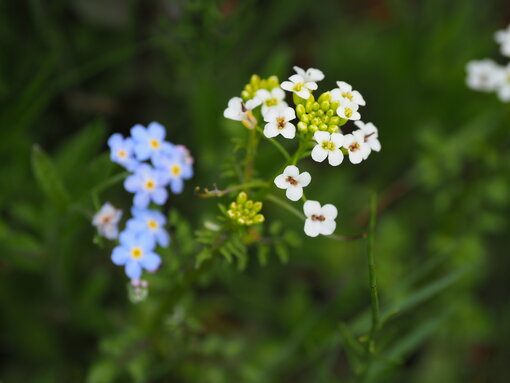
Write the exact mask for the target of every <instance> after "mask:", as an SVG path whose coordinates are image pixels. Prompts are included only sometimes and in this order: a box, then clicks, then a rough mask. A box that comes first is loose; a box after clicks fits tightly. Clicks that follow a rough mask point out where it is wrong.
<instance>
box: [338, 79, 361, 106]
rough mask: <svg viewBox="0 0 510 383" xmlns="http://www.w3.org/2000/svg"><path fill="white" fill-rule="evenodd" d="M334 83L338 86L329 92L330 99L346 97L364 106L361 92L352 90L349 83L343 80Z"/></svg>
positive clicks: (339, 99)
mask: <svg viewBox="0 0 510 383" xmlns="http://www.w3.org/2000/svg"><path fill="white" fill-rule="evenodd" d="M336 85H337V86H338V88H335V89H333V90H332V91H331V92H330V94H331V99H332V100H333V101H341V100H342V99H347V100H349V101H350V102H353V103H355V104H357V105H361V106H365V104H366V103H365V100H364V99H363V96H362V95H361V93H360V92H358V91H357V90H353V89H352V86H351V85H350V84H347V83H346V82H345V81H337V82H336Z"/></svg>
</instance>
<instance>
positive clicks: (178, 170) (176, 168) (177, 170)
mask: <svg viewBox="0 0 510 383" xmlns="http://www.w3.org/2000/svg"><path fill="white" fill-rule="evenodd" d="M170 171H171V172H172V174H173V175H174V176H178V175H179V174H181V167H180V166H179V165H173V166H172V169H170Z"/></svg>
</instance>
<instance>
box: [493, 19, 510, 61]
mask: <svg viewBox="0 0 510 383" xmlns="http://www.w3.org/2000/svg"><path fill="white" fill-rule="evenodd" d="M494 39H495V40H496V42H498V43H499V44H500V49H501V54H502V55H503V56H507V57H510V25H509V26H508V27H507V28H506V29H503V30H501V31H497V32H496V33H495V34H494Z"/></svg>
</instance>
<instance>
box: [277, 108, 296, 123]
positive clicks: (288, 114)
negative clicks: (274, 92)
mask: <svg viewBox="0 0 510 383" xmlns="http://www.w3.org/2000/svg"><path fill="white" fill-rule="evenodd" d="M280 114H281V116H282V117H283V118H284V119H285V121H292V120H293V119H295V118H296V111H295V110H294V108H291V107H286V108H283V110H282V111H281V112H280Z"/></svg>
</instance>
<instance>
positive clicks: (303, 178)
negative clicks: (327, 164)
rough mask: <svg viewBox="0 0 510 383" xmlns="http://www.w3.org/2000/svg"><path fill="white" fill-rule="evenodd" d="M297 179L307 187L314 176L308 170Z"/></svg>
mask: <svg viewBox="0 0 510 383" xmlns="http://www.w3.org/2000/svg"><path fill="white" fill-rule="evenodd" d="M296 181H297V182H299V184H300V185H301V186H302V187H306V186H308V185H310V182H311V181H312V176H311V175H310V173H308V172H303V173H301V174H300V175H299V176H297V177H296Z"/></svg>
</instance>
